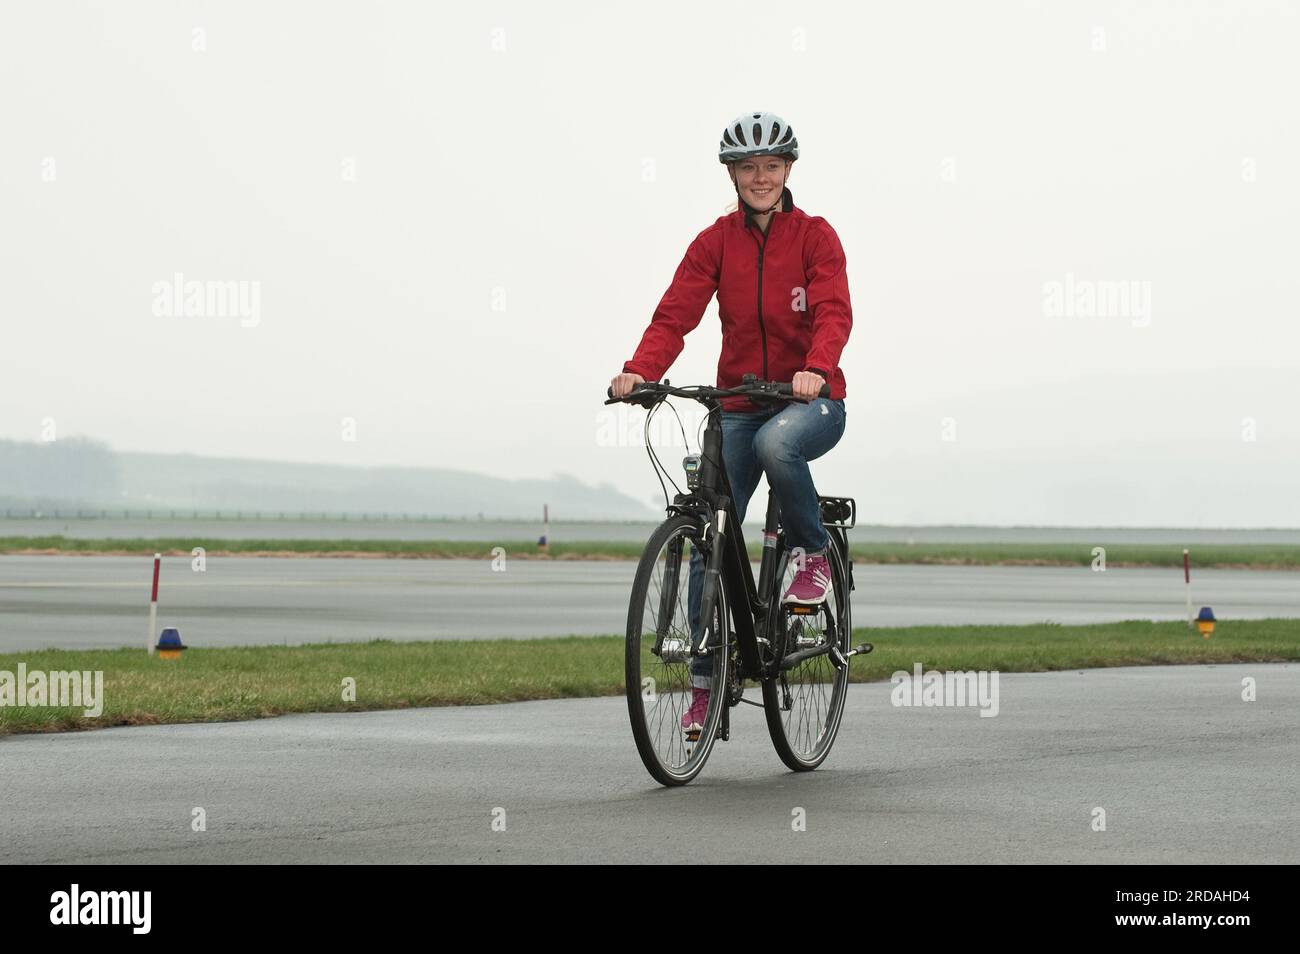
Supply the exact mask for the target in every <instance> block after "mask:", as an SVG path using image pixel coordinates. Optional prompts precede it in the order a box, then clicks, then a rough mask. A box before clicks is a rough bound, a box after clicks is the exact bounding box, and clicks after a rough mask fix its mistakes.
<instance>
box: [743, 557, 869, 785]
mask: <svg viewBox="0 0 1300 954" xmlns="http://www.w3.org/2000/svg"><path fill="white" fill-rule="evenodd" d="M826 559H827V560H829V561H830V564H831V588H830V590H829V591H828V592H827V594H826V601H825V602H824V603H823V604H822V605H821V606H819V607H815V608H814V609H815V612H812V613H809V614H807V615H795V614H793V613H790V612H787V609H786V607H784V606H781V605H780V604H779V602H778V601H779V598H780V597H779V594H780V593H782V592H784V591H785V588H786V587H787V586H789V584H790V581H791V580H793V579H794V573H795V568H794V565H793V562H792V561H791V560H790V558H789V553H788V552H787V553H785V554H783V555H782V557H781V562H780V564H779V565H778V573H777V574H776V579H777V580H782V581H783V582H782V583H781V584H780V585H781V589H780V590H779V591H778V593H777V595H776V596H774V599H773V602H774V604H775V606H774V609H773V610H772V620H771V624H770V627H769V631H770V633H771V636H772V645H773V647H774V649H775V651H777V654H778V655H779V657H780V658H781V659H782V660H783V664H782V670H781V671H780V672H779V673H778V674H777V675H776V676H775V677H774V678H772V679H768V680H766V681H764V683H763V708H764V709H765V710H766V713H767V729H768V733H769V734H770V735H771V736H772V745H773V746H774V747H775V748H776V753H777V755H779V756H780V757H781V761H782V762H784V763H785V764H786V765H787V766H789V767H790V768H791V769H793V770H794V771H796V772H808V771H811V770H812V769H815V768H816V767H817V766H819V765H821V763H822V762H823V761H825V759H826V756H827V755H829V754H830V751H831V745H832V744H834V742H835V734H836V733H837V732H838V731H839V728H840V717H841V716H842V715H843V714H844V700H845V697H846V696H847V694H848V687H849V659H848V657H847V656H846V655H845V653H847V652H848V651H849V643H850V640H851V638H852V635H853V629H852V626H853V622H852V619H851V617H850V612H849V582H848V570H847V568H846V565H845V562H844V558H843V556H842V555H841V554H840V551H839V547H838V546H837V545H836V544H835V543H834V541H832V543H831V545H830V546H828V547H827V548H826ZM819 650H824V651H821V652H819Z"/></svg>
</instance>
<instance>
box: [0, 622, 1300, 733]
mask: <svg viewBox="0 0 1300 954" xmlns="http://www.w3.org/2000/svg"><path fill="white" fill-rule="evenodd" d="M854 637H855V638H854V643H855V644H856V643H858V642H861V641H862V640H867V641H870V642H871V643H873V644H874V646H875V647H876V648H875V651H874V652H872V653H871V654H870V655H868V656H865V657H859V658H858V659H855V660H854V663H853V669H852V672H853V679H854V681H855V682H865V681H873V680H883V679H888V678H889V677H890V675H891V674H892V673H894V672H896V671H898V670H904V671H908V672H910V671H911V670H912V667H913V665H914V664H915V663H918V662H919V663H921V664H922V666H923V667H924V668H925V669H926V670H931V669H939V670H961V671H969V670H988V671H998V672H1045V671H1052V670H1064V669H1083V668H1098V667H1106V666H1142V665H1169V664H1196V663H1200V664H1204V663H1241V662H1286V661H1296V660H1300V620H1296V619H1267V620H1227V621H1220V623H1219V625H1218V629H1217V631H1216V632H1215V633H1214V635H1213V636H1212V637H1211V638H1209V639H1204V638H1202V637H1201V636H1200V635H1199V634H1198V633H1195V632H1194V631H1189V630H1188V629H1187V626H1186V624H1184V623H1181V622H1161V623H1152V622H1148V621H1129V622H1123V623H1106V624H1099V625H1093V626H1058V625H1054V624H1036V625H1031V626H920V627H907V628H864V629H858V630H855V632H854ZM20 663H22V664H25V666H26V670H27V672H28V673H29V674H30V673H32V672H34V671H42V672H47V673H48V672H58V671H71V670H83V671H91V672H93V671H96V670H98V671H102V672H103V674H104V675H103V680H104V682H103V687H104V698H103V713H102V714H101V715H100V716H99V717H98V718H93V719H92V718H87V717H86V716H85V715H84V712H83V710H82V709H80V708H75V709H74V708H69V707H61V708H55V707H51V706H25V707H18V706H15V705H13V704H11V703H10V704H5V705H0V735H4V734H10V733H23V732H52V731H65V730H70V729H91V728H102V727H106V726H115V725H152V724H160V723H177V722H228V721H237V720H244V719H257V718H264V717H268V716H277V715H282V714H285V713H290V712H353V711H361V710H368V709H401V708H407V707H412V706H450V705H481V704H485V703H499V702H518V701H523V700H530V699H564V698H574V697H586V696H609V695H620V694H622V693H623V639H622V638H621V637H617V636H597V637H578V636H571V637H564V638H557V639H532V640H516V639H497V640H466V641H454V642H453V641H439V642H392V641H388V640H375V641H372V642H364V643H331V644H317V645H309V646H290V647H285V646H255V647H226V648H218V649H204V648H197V649H191V650H188V651H186V652H185V653H184V655H183V657H182V658H181V659H179V660H162V659H159V658H158V657H156V656H149V655H148V654H146V653H145V652H144V651H143V650H138V649H116V650H40V651H33V652H26V653H6V654H3V655H0V683H3V681H4V676H3V673H4V672H6V671H7V672H9V673H13V674H15V676H16V674H17V673H18V671H19V670H18V666H19V664H20ZM347 678H351V679H353V680H355V684H356V700H355V701H345V699H344V693H343V685H344V680H345V679H347ZM10 687H11V689H12V688H13V686H12V683H11V684H10ZM3 693H4V688H3V686H2V685H0V701H2V700H3Z"/></svg>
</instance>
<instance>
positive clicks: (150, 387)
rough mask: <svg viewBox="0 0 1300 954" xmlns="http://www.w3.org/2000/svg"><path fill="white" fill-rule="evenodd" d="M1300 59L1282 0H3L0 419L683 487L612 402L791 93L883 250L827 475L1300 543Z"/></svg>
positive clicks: (966, 503) (862, 235)
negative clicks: (733, 155)
mask: <svg viewBox="0 0 1300 954" xmlns="http://www.w3.org/2000/svg"><path fill="white" fill-rule="evenodd" d="M1297 49H1300V16H1298V15H1297V11H1296V7H1295V4H1290V3H1233V4H1225V3H1176V4H1175V3H1167V4H1162V3H1156V4H1151V3H1142V4H1140V5H1139V4H1137V3H1109V4H1108V3H1050V2H1046V0H1044V2H1042V3H1034V2H1020V0H1017V2H1001V3H979V4H973V3H961V2H952V3H888V4H886V3H881V4H871V5H864V4H856V3H855V4H849V3H835V4H816V3H811V4H810V3H800V4H797V5H796V4H790V3H740V2H728V3H700V2H690V3H687V2H682V3H657V4H652V5H645V4H609V3H572V2H561V3H547V4H525V3H488V4H472V5H471V4H463V5H460V6H459V7H457V6H454V5H449V4H441V3H440V4H426V3H382V4H380V3H369V2H351V3H321V2H310V3H307V2H303V3H266V2H244V0H240V2H221V3H216V2H188V3H187V2H171V0H168V2H142V3H117V4H100V3H64V2H60V3H38V2H30V0H29V2H13V3H6V4H5V5H4V6H3V9H2V12H0V105H3V110H0V116H2V117H3V118H2V120H0V122H2V123H3V126H2V130H0V144H2V148H0V256H2V257H3V262H4V266H3V283H2V284H0V314H2V316H3V329H2V336H0V438H10V439H19V440H38V439H41V438H42V437H49V436H55V438H56V439H61V438H65V437H70V436H74V435H86V436H90V437H94V438H98V439H101V440H104V441H107V442H109V443H110V444H111V445H112V446H113V447H115V448H117V449H121V450H149V451H176V452H182V451H184V452H192V453H196V454H208V455H222V456H236V457H265V458H276V459H283V460H293V461H319V462H329V463H355V464H364V465H380V464H383V465H393V464H396V465H413V466H442V467H454V468H459V469H465V470H474V471H481V472H484V473H490V474H493V475H496V476H502V477H510V476H521V477H524V476H526V477H540V476H548V475H551V474H553V473H556V472H561V471H562V472H567V473H572V474H574V475H576V476H578V477H579V478H581V479H584V480H588V481H591V482H593V483H595V482H600V481H610V482H613V483H615V484H617V485H618V486H620V487H621V488H623V489H625V490H626V492H628V493H629V494H631V495H633V496H635V497H637V498H639V499H642V500H647V501H649V500H652V499H653V498H654V496H655V495H656V494H657V493H658V483H657V481H656V480H655V479H654V477H653V474H652V472H651V471H650V469H649V467H648V465H647V463H646V458H645V454H644V451H643V449H642V448H641V447H640V446H638V444H637V442H638V440H639V436H638V435H637V434H636V433H635V423H636V420H637V419H638V418H639V417H640V416H641V415H642V414H643V412H641V411H620V412H619V413H620V415H621V416H620V417H617V418H609V417H608V416H607V415H608V414H609V413H610V412H609V411H607V410H606V409H604V408H603V406H602V405H601V400H602V399H603V397H604V393H605V387H606V385H607V383H608V380H609V378H610V377H611V376H612V375H613V374H615V373H616V372H617V371H618V370H619V369H620V367H621V365H622V362H623V361H624V360H626V359H627V358H629V357H630V356H631V354H632V351H633V349H634V348H635V345H636V343H637V341H638V340H639V338H640V335H641V333H642V331H643V330H644V328H645V325H646V323H647V322H648V320H649V318H650V315H651V313H652V312H653V310H654V307H655V305H656V303H657V302H658V299H659V297H660V295H662V293H663V291H664V289H665V288H666V287H667V284H668V282H669V280H670V278H671V276H672V273H673V271H674V269H675V268H676V266H677V264H678V262H679V261H680V260H681V257H682V255H683V253H684V252H685V249H686V246H687V245H688V244H689V242H690V240H691V239H692V238H693V237H694V236H695V235H696V234H697V233H698V232H700V231H701V230H702V229H704V228H705V227H707V226H708V225H710V224H711V223H712V222H713V221H714V220H715V219H716V218H717V217H718V216H719V215H721V214H722V213H723V212H724V210H725V207H726V206H727V204H728V203H729V202H730V201H731V200H732V199H733V198H734V193H733V192H732V191H731V186H730V183H729V181H728V179H727V176H726V172H725V170H724V168H723V167H722V166H721V165H720V164H719V163H718V161H717V158H716V148H717V140H718V138H719V134H720V131H721V129H722V126H723V125H724V124H725V123H726V121H727V120H729V119H731V118H732V117H733V116H735V115H736V114H737V113H739V112H741V111H742V110H750V109H766V110H772V111H775V112H778V113H780V114H781V115H783V116H784V117H785V118H786V119H787V120H789V121H790V123H791V124H792V125H793V127H794V129H795V132H796V134H797V135H798V137H799V141H800V146H801V153H802V158H800V160H799V161H798V162H797V163H796V164H795V167H794V172H793V175H792V177H791V180H790V188H791V190H792V192H793V194H794V197H795V202H796V204H797V205H799V206H800V207H801V208H802V209H804V210H805V211H806V212H808V213H810V214H814V215H821V216H824V217H825V218H826V219H827V220H828V221H829V222H830V223H831V225H832V226H833V227H834V228H835V229H836V230H837V231H838V233H839V235H840V238H841V241H842V243H843V245H844V249H845V253H846V256H847V260H848V273H849V282H850V287H851V293H852V299H853V308H854V331H853V335H852V338H851V340H850V342H849V344H848V347H847V348H846V350H845V352H844V356H843V360H842V367H843V369H844V372H845V375H846V378H847V381H848V397H847V401H846V408H847V411H848V416H847V421H848V425H847V430H846V432H845V436H844V438H843V440H842V441H841V443H840V444H839V446H838V447H837V448H836V449H835V450H833V451H832V452H831V453H830V454H829V455H828V456H827V457H826V458H824V459H823V460H822V461H819V462H818V463H817V464H815V465H814V476H815V478H816V480H817V484H818V488H819V490H820V491H821V492H823V493H842V494H852V495H854V496H856V497H857V498H858V502H859V507H860V510H861V513H862V519H864V520H869V521H871V522H878V523H902V522H909V523H947V522H959V523H984V524H992V523H1023V524H1067V525H1068V524H1083V525H1087V524H1107V525H1140V526H1153V525H1165V526H1179V525H1188V526H1192V525H1199V526H1300V503H1298V500H1300V494H1297V487H1298V486H1300V324H1298V323H1297V319H1298V318H1300V277H1297V263H1300V229H1298V228H1297V221H1300V185H1298V184H1297V178H1296V176H1297V170H1300V115H1298V111H1297V109H1296V106H1295V91H1296V89H1297V88H1300V65H1298V63H1300V61H1298V60H1297V57H1296V50H1297ZM177 273H180V274H181V275H182V276H183V279H182V281H200V282H239V283H245V284H244V285H243V286H242V287H243V289H244V290H245V291H246V292H247V294H248V296H249V297H247V298H246V299H244V301H243V304H244V305H246V306H247V308H246V309H245V310H244V311H239V310H238V309H234V308H228V309H227V313H226V314H224V315H186V314H185V309H184V307H183V303H182V304H181V305H179V306H176V303H174V302H171V301H170V293H168V292H167V291H166V289H167V288H168V287H170V284H171V283H173V282H174V281H175V278H174V276H176V274H177ZM1105 283H1114V284H1111V285H1109V286H1108V285H1106V284H1105ZM1121 285H1122V286H1123V287H1124V288H1125V289H1126V290H1127V291H1129V292H1131V293H1132V294H1131V295H1129V296H1127V297H1125V298H1123V299H1117V300H1115V301H1111V302H1109V303H1108V307H1107V308H1106V309H1103V310H1104V311H1106V313H1104V314H1091V315H1089V314H1087V313H1082V314H1081V313H1079V312H1080V311H1085V312H1086V301H1087V298H1088V296H1089V295H1092V294H1094V293H1097V294H1100V293H1102V292H1104V291H1105V290H1106V289H1107V288H1111V289H1119V288H1120V287H1121ZM1075 305H1077V306H1078V307H1074V306H1075ZM254 306H255V307H254ZM169 309H170V310H169ZM719 346H720V335H719V332H718V323H717V311H716V305H711V306H710V308H709V311H708V312H707V313H706V316H705V319H704V321H703V322H702V323H701V325H700V327H699V328H698V329H697V330H696V332H695V333H693V334H692V335H691V336H690V337H689V338H688V339H687V349H686V351H685V353H684V354H683V355H682V357H681V358H679V359H678V362H677V364H676V365H675V366H674V367H673V368H672V370H671V371H670V372H669V377H670V378H672V379H673V381H675V382H677V383H683V384H684V383H712V381H713V377H714V370H715V367H716V362H717V356H718V350H719ZM345 418H346V419H350V422H351V423H348V422H345V420H344V419H345ZM629 434H630V437H631V439H628V437H627V435H629ZM611 435H612V436H611ZM658 436H659V437H660V438H661V439H662V440H663V441H665V442H666V447H665V450H666V453H665V457H666V458H667V459H668V460H669V461H670V462H671V463H672V464H673V466H674V467H675V466H676V462H677V461H678V460H679V458H680V456H681V453H682V448H681V447H680V438H678V439H677V443H676V444H672V443H671V435H669V434H668V432H667V431H666V430H665V431H661V432H659V434H658ZM349 438H353V439H349ZM691 442H692V444H694V433H693V431H692V433H691ZM611 445H613V446H611ZM0 479H2V477H0ZM760 493H762V491H761V490H760ZM751 510H757V511H758V512H759V513H760V514H761V511H762V506H761V504H757V505H755V506H754V507H752V508H751Z"/></svg>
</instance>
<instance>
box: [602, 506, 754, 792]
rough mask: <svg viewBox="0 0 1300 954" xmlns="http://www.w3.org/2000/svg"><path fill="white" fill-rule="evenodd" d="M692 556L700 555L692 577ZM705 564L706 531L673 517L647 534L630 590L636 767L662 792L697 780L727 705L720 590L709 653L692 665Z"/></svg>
mask: <svg viewBox="0 0 1300 954" xmlns="http://www.w3.org/2000/svg"><path fill="white" fill-rule="evenodd" d="M693 553H697V554H698V557H697V566H696V570H695V573H694V574H692V572H691V556H692V554H693ZM707 562H708V548H707V545H706V542H705V524H704V523H703V522H702V521H700V520H698V519H696V518H694V517H689V516H685V515H682V516H677V517H672V518H670V519H669V520H666V521H665V522H664V523H663V524H661V525H660V526H659V527H658V529H656V530H655V532H654V533H653V534H651V536H650V540H649V542H647V543H646V548H645V552H644V553H643V554H642V555H641V562H640V563H639V564H637V570H636V578H635V580H634V582H633V584H632V599H631V603H630V605H629V606H628V614H627V654H626V661H625V676H626V688H627V708H628V715H629V716H630V717H631V721H632V735H633V737H634V738H635V739H636V747H637V751H638V752H639V753H640V755H641V761H642V762H644V763H645V767H646V769H647V770H648V771H649V772H650V774H651V775H652V776H654V778H655V779H656V780H657V781H658V782H660V783H662V784H664V785H684V784H686V783H687V782H689V781H690V780H691V779H693V778H694V777H695V776H696V775H698V774H699V772H700V769H701V768H703V767H704V762H705V760H706V759H708V757H709V753H710V752H711V751H712V750H713V743H714V741H715V740H716V738H717V734H718V723H719V721H720V719H721V717H722V711H723V707H724V706H725V705H726V704H727V692H726V677H727V661H728V659H727V657H728V653H727V646H728V629H727V622H726V621H727V620H728V619H729V617H728V615H727V599H726V593H725V591H724V589H723V588H722V587H719V592H718V594H717V599H716V601H715V603H714V612H713V614H712V616H713V619H712V621H711V622H710V624H709V625H708V626H707V627H706V628H707V633H706V645H712V646H713V649H712V650H711V651H710V652H709V653H708V654H707V655H703V656H699V657H696V658H695V659H692V658H691V657H690V655H689V654H690V647H691V638H692V636H693V634H694V631H695V627H698V626H699V625H700V620H699V615H700V607H701V605H702V601H703V593H702V590H703V587H704V582H705V575H704V572H703V570H704V566H705V565H706V564H707ZM692 577H694V579H692ZM693 624H694V625H693ZM703 691H707V693H708V702H707V706H706V705H705V704H704V703H703V694H702V693H703ZM692 727H693V728H694V731H690V730H691V729H692Z"/></svg>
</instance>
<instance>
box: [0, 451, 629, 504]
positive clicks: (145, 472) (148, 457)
mask: <svg viewBox="0 0 1300 954" xmlns="http://www.w3.org/2000/svg"><path fill="white" fill-rule="evenodd" d="M543 504H549V505H550V510H551V517H552V518H553V519H556V520H645V519H652V518H653V517H654V516H655V514H654V512H653V511H651V510H650V509H649V508H648V507H646V506H645V505H643V504H641V503H640V502H638V501H637V500H635V499H633V498H631V497H628V496H627V495H625V494H623V493H620V492H619V491H618V490H617V489H616V488H615V487H613V486H612V485H610V484H600V485H597V486H591V485H588V484H584V483H582V482H581V481H579V480H577V479H576V478H574V477H571V476H569V475H567V474H557V475H555V476H554V477H552V478H549V479H545V480H537V479H530V480H505V479H502V478H499V477H489V476H485V475H483V474H475V473H470V472H468V471H459V470H443V469H434V468H427V469H426V468H416V467H352V466H345V465H334V464H293V463H285V462H282V461H266V460H241V459H237V458H222V457H199V456H196V455H193V454H142V453H133V452H115V451H113V450H112V449H111V448H109V447H108V446H107V445H105V444H102V443H99V442H96V441H90V440H85V439H79V438H78V439H69V440H59V441H54V442H51V443H39V442H35V443H30V442H20V441H0V508H15V509H23V510H26V509H32V508H46V509H56V508H59V507H65V508H69V507H77V506H83V507H86V508H88V509H89V508H104V507H112V508H123V507H130V508H133V509H138V508H145V507H155V508H159V509H162V508H176V509H190V510H193V509H199V510H221V511H231V510H234V511H245V512H248V511H261V512H279V511H284V512H286V513H303V512H306V513H360V512H364V513H376V514H378V513H389V514H413V515H414V514H420V515H426V516H445V517H478V516H479V515H480V514H481V515H482V516H484V517H486V518H489V519H535V518H538V517H540V515H541V512H542V505H543Z"/></svg>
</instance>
